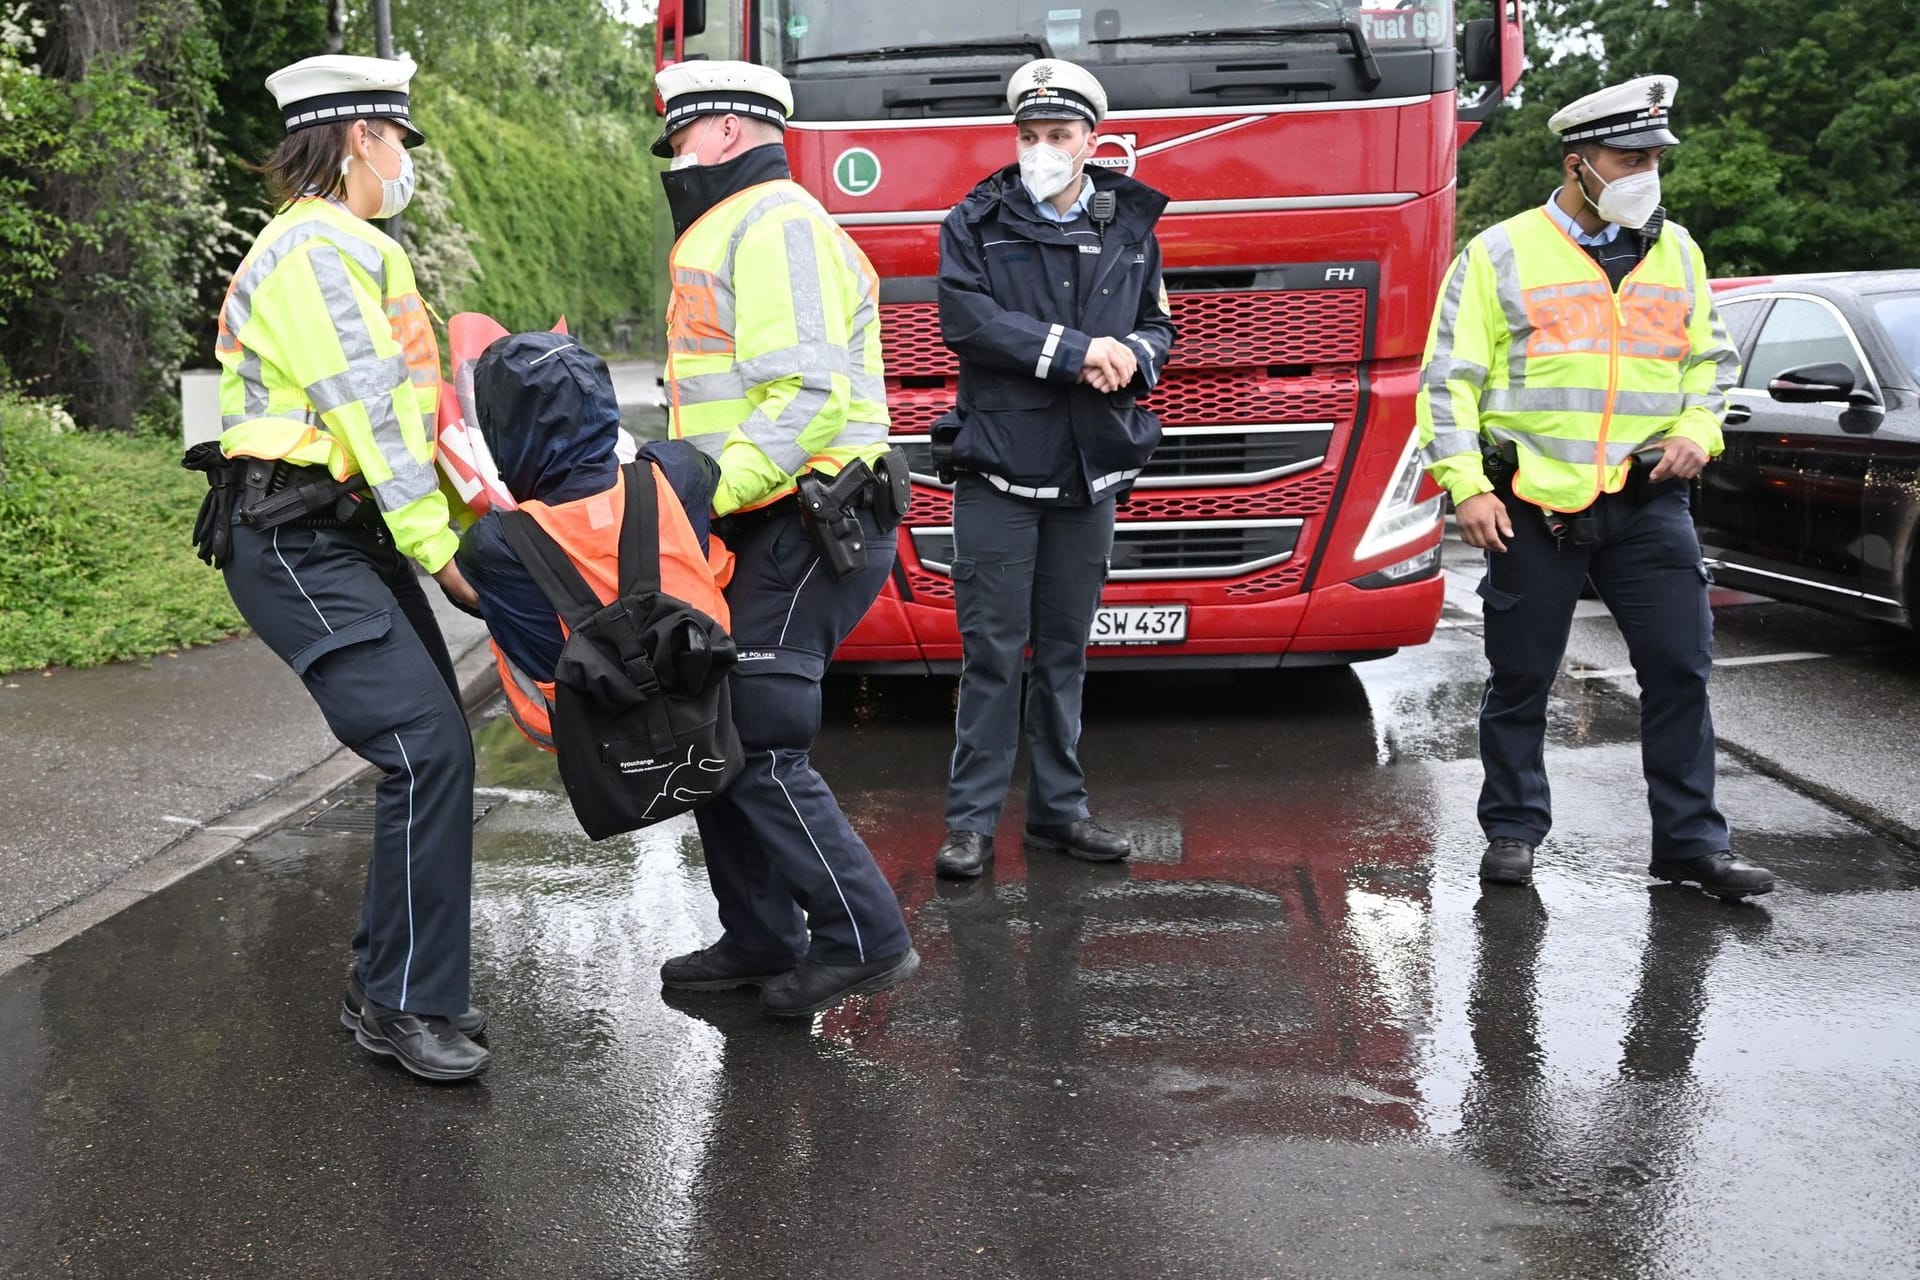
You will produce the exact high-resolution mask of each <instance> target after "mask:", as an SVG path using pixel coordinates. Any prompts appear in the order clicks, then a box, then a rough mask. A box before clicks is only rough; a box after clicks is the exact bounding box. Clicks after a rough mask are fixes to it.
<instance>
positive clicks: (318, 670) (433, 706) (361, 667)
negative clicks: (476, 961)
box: [209, 524, 473, 1015]
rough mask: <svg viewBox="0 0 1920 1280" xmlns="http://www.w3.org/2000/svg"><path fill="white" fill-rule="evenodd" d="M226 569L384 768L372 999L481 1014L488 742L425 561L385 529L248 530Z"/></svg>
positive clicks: (235, 588)
mask: <svg viewBox="0 0 1920 1280" xmlns="http://www.w3.org/2000/svg"><path fill="white" fill-rule="evenodd" d="M225 575H226V581H227V590H228V592H230V593H231V594H232V596H233V602H234V604H235V605H237V606H238V607H239V609H240V614H241V616H242V617H244V618H245V619H246V620H247V625H248V626H250V627H252V628H253V630H254V634H255V635H257V636H259V637H260V639H261V640H263V641H265V642H266V644H267V647H268V648H270V649H272V650H273V651H274V653H276V654H278V655H279V656H280V658H281V659H282V660H283V661H285V662H286V663H287V665H288V666H290V667H292V668H293V671H294V674H295V675H298V676H299V677H300V679H301V681H302V683H304V684H305V685H306V687H307V692H308V693H309V694H311V695H312V697H313V700H314V702H315V703H317V704H318V705H319V707H320V711H321V714H323V715H324V716H326V718H327V726H328V727H329V728H330V729H332V730H333V735H334V737H336V738H338V739H339V740H340V741H341V742H342V743H344V744H345V745H346V746H348V747H350V748H352V749H353V751H354V753H355V754H357V755H358V756H360V758H361V759H363V760H366V761H367V762H368V763H369V764H372V765H374V766H376V767H377V768H379V770H380V773H381V778H380V782H379V784H378V786H377V788H376V790H375V808H374V835H373V856H372V858H371V860H370V861H369V862H368V864H367V884H366V889H365V891H364V892H363V893H362V895H361V903H360V925H359V928H358V930H357V931H356V932H355V934H354V938H353V954H354V968H355V971H356V972H357V973H358V975H359V977H360V980H361V981H362V982H363V983H364V984H365V986H366V991H367V996H368V998H369V999H371V1000H372V1001H373V1002H374V1003H375V1004H379V1005H384V1006H386V1007H387V1008H390V1009H403V1010H405V1011H407V1012H409V1013H424V1014H441V1015H452V1014H456V1013H461V1012H463V1011H465V1009H466V1008H467V1005H468V997H469V991H468V980H469V972H468V965H469V960H470V935H469V924H470V897H471V888H472V879H473V740H472V739H471V738H470V737H469V736H468V734H467V722H466V717H465V716H464V715H463V714H462V713H461V710H460V699H459V696H458V693H457V686H456V683H455V679H454V673H453V660H452V658H451V657H450V656H449V655H448V653H447V643H446V641H445V639H443V638H442V637H441V635H440V626H439V624H438V623H437V622H435V621H434V617H433V608H432V606H431V605H429V604H428V603H427V597H426V593H425V592H423V591H422V590H421V588H420V582H419V579H418V578H417V577H416V576H415V574H414V569H413V564H412V562H411V561H409V560H407V559H405V558H404V557H402V556H401V555H400V554H399V553H398V552H396V551H395V550H394V549H393V546H392V544H391V543H390V542H388V541H387V539H386V537H385V536H384V533H383V532H377V531H374V530H370V529H300V528H294V527H292V526H290V525H289V526H282V527H280V528H278V529H272V530H268V531H266V532H264V533H262V532H258V531H256V530H254V529H251V528H249V527H247V526H245V525H240V524H236V525H234V527H233V557H232V559H231V560H229V561H228V563H227V565H226V569H225ZM209 710H210V711H212V712H213V713H214V714H215V715H216V716H217V715H218V708H210V709H209Z"/></svg>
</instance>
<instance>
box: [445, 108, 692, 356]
mask: <svg viewBox="0 0 1920 1280" xmlns="http://www.w3.org/2000/svg"><path fill="white" fill-rule="evenodd" d="M416 118H417V119H418V120H419V121H420V125H421V128H422V129H424V130H425V131H426V134H427V136H428V137H429V138H431V139H432V140H433V143H434V145H435V146H436V147H437V148H439V149H440V150H441V151H442V152H444V154H445V155H446V158H447V161H448V162H449V167H450V170H451V173H450V178H451V186H452V191H451V196H452V215H453V217H454V218H456V219H458V221H459V223H460V225H461V226H462V227H464V228H465V229H466V231H467V232H469V233H470V234H471V235H472V236H473V239H474V244H473V249H472V251H473V253H474V255H475V257H476V258H477V259H478V260H479V268H480V269H479V279H478V280H477V281H476V282H475V283H473V284H471V285H469V286H468V287H467V288H465V289H463V290H460V291H459V292H458V293H457V294H456V295H455V296H454V297H453V298H451V299H444V300H443V299H438V298H436V299H434V300H433V301H434V303H435V305H436V306H439V305H451V306H453V307H454V308H455V309H457V310H461V311H484V312H486V313H487V314H489V315H491V316H493V317H494V319H496V320H498V321H499V322H500V323H501V324H503V325H505V326H506V327H507V328H508V329H510V330H515V331H519V330H529V329H546V328H550V327H552V325H553V322H554V320H555V319H556V318H558V317H560V316H562V315H564V316H565V317H566V318H567V323H568V327H569V329H570V330H571V331H572V332H573V333H575V334H577V335H579V336H580V338H581V340H582V341H584V342H585V343H587V344H588V345H589V346H592V347H595V348H597V349H599V350H601V351H603V352H613V351H616V350H619V349H620V348H621V347H622V346H624V345H626V344H627V342H628V341H631V342H633V343H634V344H636V345H638V344H639V343H640V341H641V340H642V339H643V336H644V335H645V334H647V333H648V332H650V331H651V330H652V329H655V328H657V327H658V324H657V321H656V320H655V318H654V312H655V311H656V310H658V309H659V308H658V307H656V305H655V304H654V301H653V300H654V298H655V296H656V294H655V282H654V279H653V270H654V264H653V251H652V236H653V212H652V210H653V204H654V201H655V198H656V195H657V192H658V190H659V178H658V177H657V176H656V175H657V171H658V169H659V167H660V166H659V163H658V162H657V161H655V160H654V159H653V158H652V157H651V156H649V155H648V154H647V144H648V142H649V141H650V138H649V135H648V130H649V128H650V127H651V121H649V120H647V119H646V118H645V117H641V118H639V119H637V120H635V121H633V122H632V123H628V122H625V121H620V120H616V119H614V118H613V117H611V116H610V115H596V116H587V117H577V116H560V115H558V114H557V113H556V114H555V115H554V116H552V117H550V118H549V119H547V120H545V121H541V122H539V123H537V124H536V123H533V122H529V121H524V120H521V119H518V118H515V119H507V118H503V117H501V116H498V115H495V114H493V112H492V111H490V110H489V109H488V108H487V107H485V106H483V105H481V104H480V103H479V102H477V101H475V100H474V99H471V98H468V97H466V96H464V95H462V94H460V93H459V92H457V91H455V90H452V89H448V88H445V87H439V86H432V85H429V86H426V87H425V88H423V90H422V92H421V94H420V95H419V97H418V100H417V102H416Z"/></svg>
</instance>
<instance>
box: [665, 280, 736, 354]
mask: <svg viewBox="0 0 1920 1280" xmlns="http://www.w3.org/2000/svg"><path fill="white" fill-rule="evenodd" d="M673 275H674V283H673V297H672V299H671V300H670V301H669V302H668V303H667V348H668V350H670V351H683V352H686V353H687V354H689V355H728V354H731V353H732V351H733V335H732V334H730V333H728V332H727V331H726V329H724V328H723V327H721V324H720V300H719V297H718V296H717V295H716V293H715V285H714V278H713V273H712V272H710V271H700V270H697V269H695V268H691V267H675V268H674V271H673Z"/></svg>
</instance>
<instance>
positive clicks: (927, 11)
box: [761, 0, 1453, 76]
mask: <svg viewBox="0 0 1920 1280" xmlns="http://www.w3.org/2000/svg"><path fill="white" fill-rule="evenodd" d="M761 13H762V15H763V16H762V22H763V27H762V32H763V35H764V37H765V40H764V45H763V48H764V52H765V54H766V55H767V56H766V57H765V60H766V61H767V62H768V63H770V64H772V65H773V66H776V67H779V68H781V69H782V70H787V69H794V72H795V74H797V75H801V76H805V75H808V74H831V73H840V72H844V71H845V70H846V69H847V64H848V63H853V64H856V65H857V64H858V63H862V62H872V61H884V60H889V59H898V60H902V61H905V60H913V61H916V62H919V61H926V60H932V59H937V58H948V59H965V58H969V57H991V58H995V59H1002V60H1003V59H1004V58H1005V57H1006V55H1007V53H1008V51H1009V45H1010V44H1016V43H1017V44H1021V45H1023V49H1022V51H1023V52H1026V54H1027V56H1029V57H1040V56H1042V54H1043V53H1044V54H1047V55H1050V56H1052V57H1056V58H1068V59H1071V60H1074V61H1083V62H1086V63H1088V64H1089V65H1090V66H1095V67H1097V66H1100V65H1110V64H1114V63H1155V64H1157V63H1164V62H1166V61H1167V60H1168V58H1169V57H1174V56H1183V54H1182V50H1183V46H1182V45H1180V44H1172V45H1170V44H1169V43H1168V41H1169V40H1170V39H1177V38H1179V37H1182V36H1192V35H1193V34H1194V33H1196V32H1204V33H1206V40H1205V43H1202V44H1199V45H1195V46H1185V47H1186V48H1190V49H1191V51H1192V56H1196V57H1207V56H1212V57H1218V56H1220V54H1221V53H1222V51H1223V49H1225V50H1229V51H1230V50H1231V49H1232V48H1234V47H1235V45H1236V43H1238V42H1236V41H1235V40H1234V39H1233V36H1232V33H1233V32H1236V31H1242V30H1244V31H1246V32H1247V33H1248V34H1247V38H1246V41H1245V43H1246V44H1247V45H1249V46H1254V47H1258V46H1262V45H1272V44H1275V43H1277V42H1280V41H1282V40H1288V36H1287V35H1286V34H1284V33H1285V32H1286V31H1288V30H1289V29H1298V28H1306V29H1307V30H1306V33H1303V34H1301V35H1298V36H1295V37H1293V38H1292V39H1291V40H1288V42H1289V43H1308V44H1311V43H1314V42H1319V43H1324V44H1327V45H1339V44H1340V41H1341V37H1339V36H1338V35H1334V34H1329V33H1328V32H1327V30H1326V28H1328V27H1329V26H1337V25H1338V24H1339V23H1340V22H1341V21H1342V20H1343V18H1344V17H1345V15H1347V14H1352V15H1354V17H1355V18H1356V19H1357V20H1358V22H1359V26H1360V30H1361V33H1362V34H1363V35H1364V36H1365V37H1366V39H1367V41H1368V43H1369V44H1370V45H1371V46H1372V47H1373V48H1374V49H1375V50H1378V51H1380V52H1383V53H1384V52H1386V51H1388V50H1391V49H1396V48H1398V49H1405V48H1433V47H1437V46H1439V45H1444V44H1449V43H1451V42H1452V40H1453V2H1452V0H1405V2H1404V3H1398V4H1396V3H1395V0H1376V2H1375V3H1372V4H1367V5H1362V4H1361V3H1359V2H1358V0H1201V2H1199V3H1189V4H1179V3H1167V0H1102V3H1100V4H1097V5H1094V4H1088V5H1083V6H1074V5H1063V4H1061V3H1060V0H1042V2H1039V3H1036V2H1034V0H975V3H973V4H954V3H952V0H884V2H881V0H868V2H861V0H770V2H769V3H768V4H766V5H765V6H764V7H763V8H762V10H761ZM1028 42H1030V44H1029V43H1028Z"/></svg>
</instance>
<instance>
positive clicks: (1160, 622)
mask: <svg viewBox="0 0 1920 1280" xmlns="http://www.w3.org/2000/svg"><path fill="white" fill-rule="evenodd" d="M1186 638H1187V606H1185V605H1183V604H1109V605H1102V606H1100V609H1099V611H1098V612H1096V613H1095V614H1094V615H1093V639H1092V640H1090V641H1089V642H1088V643H1090V644H1096V645H1105V644H1179V643H1180V642H1181V641H1182V640H1185V639H1186Z"/></svg>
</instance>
